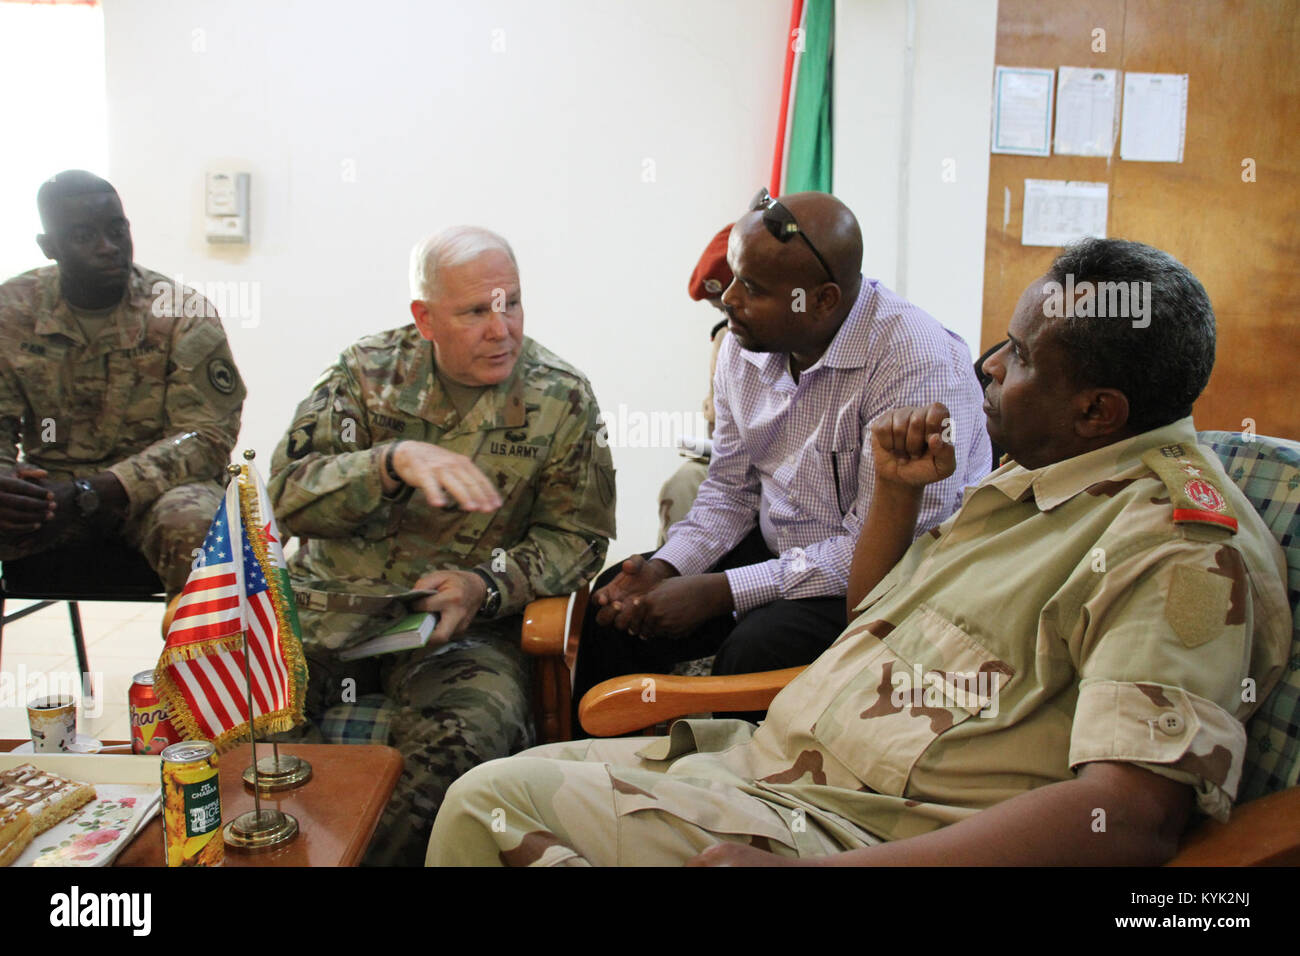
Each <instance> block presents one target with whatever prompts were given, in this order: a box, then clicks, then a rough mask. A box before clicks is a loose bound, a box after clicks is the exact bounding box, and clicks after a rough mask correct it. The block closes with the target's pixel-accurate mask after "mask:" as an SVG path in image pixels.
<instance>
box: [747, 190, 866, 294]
mask: <svg viewBox="0 0 1300 956" xmlns="http://www.w3.org/2000/svg"><path fill="white" fill-rule="evenodd" d="M778 201H779V202H780V203H781V205H782V206H784V207H785V208H786V209H788V210H790V213H791V214H792V215H793V216H794V218H795V221H796V222H798V223H799V229H800V231H802V232H803V233H804V235H806V236H807V237H808V240H809V241H810V242H811V243H812V244H813V245H814V246H815V247H816V248H817V251H818V252H820V253H821V254H822V258H823V259H825V260H826V264H827V265H828V266H830V267H831V271H832V272H833V273H835V281H836V282H837V283H839V285H840V287H841V288H843V289H844V290H845V291H846V292H847V291H848V290H849V288H850V287H852V286H854V285H855V284H856V282H857V277H858V273H860V272H861V271H862V229H861V227H859V226H858V217H857V216H855V215H853V210H851V209H849V207H848V206H846V205H844V203H842V202H840V201H839V200H838V199H836V198H835V197H834V196H832V195H831V194H830V193H811V192H809V193H791V194H790V195H788V196H781V197H780V199H779V200H778ZM761 215H762V213H761V212H760V213H759V216H760V217H761ZM809 256H810V257H812V253H811V251H810V252H809ZM813 261H814V263H816V259H815V257H813Z"/></svg>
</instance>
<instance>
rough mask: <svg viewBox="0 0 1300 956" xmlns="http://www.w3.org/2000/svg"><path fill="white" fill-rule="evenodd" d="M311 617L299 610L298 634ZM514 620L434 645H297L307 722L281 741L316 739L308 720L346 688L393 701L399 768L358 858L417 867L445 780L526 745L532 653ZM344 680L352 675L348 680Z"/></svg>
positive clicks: (477, 628)
mask: <svg viewBox="0 0 1300 956" xmlns="http://www.w3.org/2000/svg"><path fill="white" fill-rule="evenodd" d="M314 616H315V615H313V614H312V613H311V612H305V613H304V614H303V615H302V617H303V618H304V620H303V628H304V634H309V633H310V628H311V620H312V618H313V617H314ZM519 628H520V619H519V617H517V616H515V617H510V618H506V619H503V620H502V621H494V622H491V623H488V624H476V625H471V627H470V630H469V631H468V632H466V633H464V634H461V635H460V636H459V637H458V638H457V639H456V640H454V641H451V642H449V643H448V644H445V645H441V646H439V647H427V648H422V649H421V650H418V651H412V652H409V653H402V654H390V655H385V656H384V657H383V658H370V659H365V660H360V661H349V662H342V661H339V660H338V659H337V657H335V656H334V654H333V653H332V652H330V651H325V650H323V649H320V648H313V647H309V646H306V645H305V646H304V650H306V651H307V662H308V667H309V668H310V676H309V678H308V697H307V717H308V721H309V722H310V724H311V726H308V727H306V728H299V729H298V730H297V731H291V732H290V733H289V734H287V735H281V736H280V737H279V739H280V740H285V739H298V740H319V739H321V738H320V734H319V730H318V728H317V727H316V726H314V725H315V724H317V723H318V722H319V721H320V720H321V718H322V716H323V715H324V712H325V710H327V709H328V708H330V707H334V706H337V705H338V704H339V703H340V700H341V699H342V696H341V691H342V689H343V688H345V687H348V688H350V689H352V690H354V691H355V693H356V694H357V695H358V696H361V695H364V694H367V693H374V692H376V691H382V692H383V694H384V695H385V696H386V697H387V699H388V704H389V705H390V707H391V708H392V709H393V714H392V717H391V723H390V725H389V743H390V744H391V745H392V746H393V747H395V748H397V750H399V751H400V752H401V754H402V761H403V769H402V775H401V777H400V778H399V779H398V781H397V786H396V788H395V789H394V791H393V795H392V797H391V798H390V799H389V801H388V804H387V805H386V806H385V807H384V810H383V813H382V815H381V816H380V819H379V825H378V827H377V828H376V830H375V835H374V837H373V838H372V839H371V841H370V848H369V850H368V851H367V852H366V855H365V858H364V859H363V861H362V862H363V865H367V866H419V865H420V863H421V862H422V861H423V859H424V852H425V847H426V845H427V844H428V842H429V831H430V829H431V828H432V827H433V821H434V817H436V816H437V814H438V808H439V807H440V806H441V805H442V801H443V798H444V796H445V795H446V793H447V788H448V787H450V786H451V785H452V783H453V782H454V781H455V780H456V779H457V778H458V777H459V776H461V774H463V773H465V772H466V771H467V770H469V769H471V768H472V767H476V766H478V765H479V764H480V763H482V762H483V761H485V760H493V759H495V758H498V757H504V756H507V755H508V754H512V753H516V752H518V751H519V750H522V749H523V748H525V747H528V746H530V745H531V744H532V742H533V736H532V734H533V728H532V710H531V705H530V685H531V660H530V659H529V658H528V657H527V655H525V654H524V652H523V650H522V649H521V648H520V646H519ZM349 679H350V680H351V681H353V682H354V683H352V684H350V685H349V684H345V683H344V682H345V681H347V680H349ZM353 699H355V698H353Z"/></svg>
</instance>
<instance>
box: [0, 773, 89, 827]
mask: <svg viewBox="0 0 1300 956" xmlns="http://www.w3.org/2000/svg"><path fill="white" fill-rule="evenodd" d="M94 799H95V788H94V787H92V786H90V784H87V783H78V782H77V781H75V780H69V779H67V778H66V777H60V776H59V775H58V774H57V773H49V772H48V771H45V770H39V769H37V768H36V767H34V766H33V765H32V764H29V763H25V764H22V765H20V766H17V767H11V768H9V769H8V770H4V771H0V813H5V812H7V811H8V810H9V809H11V808H14V807H17V808H21V809H24V810H26V811H27V813H28V814H29V815H30V816H31V820H32V824H33V825H34V826H35V828H36V833H38V834H40V833H44V832H45V831H46V830H48V829H49V828H50V827H52V826H54V824H56V823H58V822H59V821H60V820H62V819H64V818H65V817H68V816H70V815H71V814H72V812H73V811H74V810H76V809H77V808H78V807H82V806H85V805H86V804H87V803H89V802H90V801H91V800H94Z"/></svg>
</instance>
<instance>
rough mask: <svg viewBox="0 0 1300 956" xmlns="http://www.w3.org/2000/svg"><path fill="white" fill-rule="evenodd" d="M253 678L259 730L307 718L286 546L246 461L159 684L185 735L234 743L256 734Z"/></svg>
mask: <svg viewBox="0 0 1300 956" xmlns="http://www.w3.org/2000/svg"><path fill="white" fill-rule="evenodd" d="M245 638H246V639H247V642H245ZM245 648H247V655H245ZM246 673H247V674H248V678H249V679H248V680H246V679H245V674H246ZM250 682H251V698H252V700H251V703H252V715H253V723H254V726H255V728H256V730H257V735H258V736H259V737H263V736H265V735H266V734H270V733H276V732H278V731H282V730H288V729H290V728H291V727H295V726H297V725H298V724H300V723H302V721H303V695H304V691H305V690H306V683H307V667H306V662H305V660H304V659H303V653H302V642H301V631H300V628H299V626H298V612H297V608H296V607H295V605H294V601H293V590H292V589H291V588H290V586H289V573H288V570H287V568H286V566H285V561H284V551H283V549H282V547H281V545H280V534H279V530H278V529H277V528H276V526H275V517H274V515H273V514H272V512H271V506H270V502H269V501H268V500H267V496H266V488H265V486H264V485H263V484H262V480H261V478H260V477H259V476H258V474H257V471H256V470H255V469H254V468H253V467H252V466H251V465H242V466H241V467H240V473H239V474H238V475H236V476H235V477H233V478H232V479H231V481H230V484H229V485H228V486H227V487H226V496H225V499H224V500H223V501H222V503H221V507H220V508H218V509H217V513H216V515H215V516H214V517H213V519H212V524H211V526H209V528H208V534H207V537H206V538H205V539H204V541H203V551H202V554H201V555H200V556H199V557H198V558H196V559H195V562H194V569H193V570H192V571H191V572H190V577H189V580H188V581H186V582H185V589H184V590H183V591H182V592H181V597H180V601H179V602H178V604H177V609H176V614H175V616H174V617H173V618H172V622H171V625H170V626H169V627H168V629H167V643H166V645H165V647H164V648H163V652H162V656H161V657H160V658H159V660H158V666H157V668H156V670H155V672H154V687H155V688H156V689H157V692H158V696H159V699H160V700H162V701H163V703H164V704H165V705H166V706H167V710H168V715H169V716H170V718H171V720H172V723H173V725H174V726H175V727H176V728H177V729H178V730H179V731H180V732H181V733H182V734H183V735H184V737H185V739H187V740H211V741H212V742H213V743H215V744H216V746H217V749H218V750H226V749H228V748H229V747H231V746H233V745H234V744H236V743H239V742H240V741H242V740H245V739H247V738H248V737H249V702H250V701H249V698H250Z"/></svg>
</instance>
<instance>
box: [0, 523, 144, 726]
mask: <svg viewBox="0 0 1300 956" xmlns="http://www.w3.org/2000/svg"><path fill="white" fill-rule="evenodd" d="M166 599H167V598H166V595H165V594H164V593H163V583H162V581H160V580H159V579H158V575H156V574H155V573H154V571H153V569H152V568H151V567H149V564H148V563H147V562H146V561H145V559H144V558H143V557H142V556H141V555H140V553H139V552H138V551H134V550H132V549H130V548H128V547H126V546H124V545H120V544H112V543H105V544H103V545H97V546H95V547H75V548H64V549H62V550H59V551H47V552H46V553H45V554H37V555H32V556H31V557H28V558H19V559H17V560H14V561H5V562H4V563H3V565H0V653H2V650H3V641H4V627H5V625H7V624H9V623H10V622H12V621H16V620H18V619H19V618H23V617H26V616H27V615H28V614H34V613H35V612H36V611H40V610H43V609H45V608H47V607H49V606H50V605H52V604H57V603H59V602H60V601H67V602H68V616H69V618H71V621H72V641H73V644H75V645H76V650H77V667H78V668H79V669H80V671H81V682H82V683H81V691H82V698H83V700H84V701H93V700H94V688H93V687H92V686H91V682H90V663H89V661H88V660H87V657H86V640H85V636H84V634H83V632H82V629H81V612H80V611H79V610H78V608H77V604H78V603H79V602H81V601H148V602H157V603H160V604H161V603H163V602H164V601H166ZM9 600H25V601H28V600H30V601H36V602H37V603H36V604H33V605H32V606H31V607H25V608H23V609H22V610H21V611H15V612H13V613H12V614H5V613H4V608H5V602H6V601H9Z"/></svg>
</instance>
